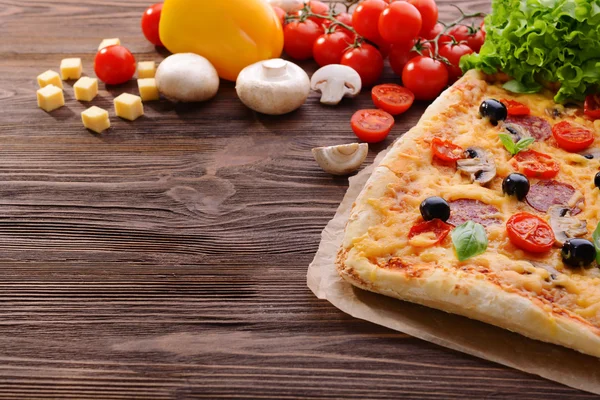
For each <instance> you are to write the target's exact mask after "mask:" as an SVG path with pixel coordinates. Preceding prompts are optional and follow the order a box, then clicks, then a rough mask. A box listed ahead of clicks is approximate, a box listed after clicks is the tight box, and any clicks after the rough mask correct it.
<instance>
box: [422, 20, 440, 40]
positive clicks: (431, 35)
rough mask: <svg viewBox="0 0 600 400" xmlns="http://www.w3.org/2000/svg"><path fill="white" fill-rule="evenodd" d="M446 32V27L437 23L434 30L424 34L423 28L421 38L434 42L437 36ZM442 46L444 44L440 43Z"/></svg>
mask: <svg viewBox="0 0 600 400" xmlns="http://www.w3.org/2000/svg"><path fill="white" fill-rule="evenodd" d="M443 31H444V25H442V24H440V23H437V24H435V25H434V27H433V28H432V29H430V30H429V31H427V32H423V28H421V37H422V38H423V39H426V40H433V39H435V38H436V36H437V35H439V34H440V33H442V32H443ZM440 44H442V42H440Z"/></svg>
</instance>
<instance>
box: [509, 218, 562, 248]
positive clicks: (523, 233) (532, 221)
mask: <svg viewBox="0 0 600 400" xmlns="http://www.w3.org/2000/svg"><path fill="white" fill-rule="evenodd" d="M506 233H507V234H508V238H509V239H510V241H511V243H512V244H514V245H515V246H517V247H518V248H520V249H522V250H525V251H528V252H530V253H544V252H546V251H549V250H550V249H552V246H553V245H554V241H555V240H556V239H555V237H554V232H553V231H552V228H551V227H550V225H548V223H547V222H546V221H544V220H543V219H541V218H540V217H537V216H535V215H533V214H529V213H526V212H522V213H518V214H515V215H513V216H512V217H510V219H509V220H508V221H507V222H506Z"/></svg>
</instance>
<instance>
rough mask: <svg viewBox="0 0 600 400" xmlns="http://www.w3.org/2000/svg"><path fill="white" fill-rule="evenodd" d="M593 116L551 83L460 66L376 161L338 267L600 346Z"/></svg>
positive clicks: (537, 335) (456, 308)
mask: <svg viewBox="0 0 600 400" xmlns="http://www.w3.org/2000/svg"><path fill="white" fill-rule="evenodd" d="M599 123H600V121H596V122H593V121H591V120H588V119H586V118H585V117H584V115H583V112H582V110H581V109H580V107H579V106H577V105H575V106H573V107H570V106H564V105H559V104H556V103H555V102H554V101H553V93H551V92H549V91H548V92H542V93H539V94H522V95H516V94H511V93H509V92H507V91H505V90H504V89H502V85H501V83H498V82H494V80H493V78H492V77H488V76H485V75H483V74H481V73H479V72H476V71H470V72H468V73H467V74H466V75H465V76H464V77H463V78H462V79H460V80H459V81H458V82H457V83H456V84H454V85H453V86H452V87H451V88H449V89H448V90H447V91H446V92H444V93H443V94H442V95H441V96H440V97H439V98H438V99H437V100H436V101H435V102H434V103H433V104H432V105H431V106H430V107H429V108H428V109H427V111H426V112H425V114H424V115H423V117H422V118H421V120H420V121H419V123H418V124H417V126H415V127H414V128H413V129H411V130H410V131H409V132H407V133H406V134H405V135H403V136H402V137H401V138H400V139H398V140H397V141H396V142H395V143H394V145H393V146H392V148H391V149H390V151H389V153H388V154H387V155H386V157H385V158H384V159H383V160H382V162H381V164H380V165H379V166H378V167H377V168H376V169H375V171H374V173H373V174H372V176H371V178H370V179H369V181H368V183H367V184H366V186H365V188H364V189H363V191H362V192H361V194H360V195H359V197H358V198H357V200H356V202H355V204H354V206H353V209H352V213H351V216H350V219H349V221H348V224H347V226H346V230H345V235H344V240H343V244H342V247H341V248H340V250H339V253H338V257H337V268H338V271H339V273H340V275H341V276H342V277H343V278H344V279H345V280H347V281H348V282H350V283H352V284H353V285H355V286H357V287H360V288H362V289H366V290H370V291H373V292H377V293H380V294H383V295H386V296H391V297H395V298H398V299H401V300H407V301H410V302H414V303H419V304H422V305H425V306H429V307H433V308H437V309H440V310H444V311H447V312H450V313H455V314H460V315H464V316H466V317H470V318H473V319H477V320H480V321H484V322H487V323H490V324H493V325H496V326H499V327H502V328H505V329H509V330H511V331H514V332H518V333H520V334H522V335H525V336H528V337H530V338H533V339H538V340H542V341H546V342H550V343H555V344H559V345H563V346H566V347H570V348H572V349H576V350H578V351H580V352H583V353H586V354H590V355H594V356H600V269H599V268H598V266H597V264H596V261H595V260H596V249H595V246H594V243H593V238H592V236H593V235H592V233H593V231H594V229H596V227H597V225H598V222H599V220H600V190H599V188H598V187H597V186H596V182H595V176H596V174H597V173H598V171H599V170H600V159H599V157H600V150H598V146H600V141H599V140H598V133H597V132H598V129H600V125H599ZM590 138H591V139H590ZM596 180H599V179H596Z"/></svg>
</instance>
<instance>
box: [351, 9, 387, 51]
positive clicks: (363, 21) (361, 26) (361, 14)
mask: <svg viewBox="0 0 600 400" xmlns="http://www.w3.org/2000/svg"><path fill="white" fill-rule="evenodd" d="M387 5H388V4H387V3H386V2H385V1H383V0H366V1H363V2H362V3H360V4H359V5H358V7H356V10H354V13H352V27H353V28H354V30H355V31H356V33H358V34H359V35H361V36H362V37H364V38H365V39H369V40H371V41H373V42H380V41H381V37H380V36H379V16H380V15H381V13H382V12H383V10H385V9H386V8H387Z"/></svg>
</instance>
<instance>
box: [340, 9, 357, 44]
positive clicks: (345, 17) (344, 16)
mask: <svg viewBox="0 0 600 400" xmlns="http://www.w3.org/2000/svg"><path fill="white" fill-rule="evenodd" d="M335 19H336V20H338V21H340V22H341V23H343V24H346V25H348V26H352V15H351V14H348V13H345V12H343V13H340V14H339V15H338V16H337V17H335ZM335 30H336V31H339V32H344V33H346V34H347V35H348V36H349V37H351V38H352V39H354V36H355V35H354V32H352V31H351V30H348V29H346V28H344V27H343V26H341V25H337V26H336V27H335Z"/></svg>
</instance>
